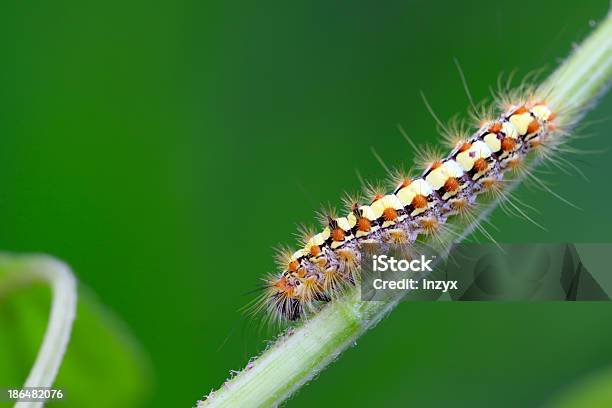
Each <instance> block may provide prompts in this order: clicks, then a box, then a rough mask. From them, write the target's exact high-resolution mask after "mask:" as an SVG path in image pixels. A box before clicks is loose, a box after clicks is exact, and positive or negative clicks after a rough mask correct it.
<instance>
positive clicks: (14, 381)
mask: <svg viewBox="0 0 612 408" xmlns="http://www.w3.org/2000/svg"><path fill="white" fill-rule="evenodd" d="M3 277H6V274H2V272H0V388H2V387H14V388H20V387H21V386H22V385H23V383H24V381H25V379H26V377H27V376H28V373H29V371H30V369H31V367H32V365H33V363H34V361H35V359H36V355H37V353H38V350H39V347H40V345H41V343H42V339H43V336H44V333H45V329H46V327H47V323H48V317H49V312H50V305H51V289H50V288H49V287H48V286H47V285H46V284H45V283H44V282H36V283H32V284H30V285H13V286H12V287H10V288H9V287H8V286H7V279H4V280H3ZM150 371H151V370H150V367H149V362H148V360H147V358H146V357H145V354H144V353H143V351H142V350H141V349H140V346H139V345H138V344H137V342H136V341H135V340H134V338H133V337H132V336H131V335H130V333H129V332H128V330H127V328H126V326H124V325H123V324H122V322H121V321H120V320H118V319H117V318H116V317H115V316H114V315H113V314H112V313H111V312H110V311H108V310H107V309H106V308H105V307H104V306H103V305H102V304H101V303H100V302H99V301H98V300H97V299H96V297H95V296H94V295H93V293H92V292H91V291H89V290H88V289H87V288H85V287H83V286H80V287H79V288H78V305H77V317H76V320H75V321H74V326H73V329H72V335H71V338H70V342H69V343H68V348H67V351H66V354H65V356H64V360H63V362H62V365H61V367H60V370H59V373H58V376H57V378H56V381H55V383H54V388H60V389H62V390H63V392H64V395H65V398H64V400H62V401H61V402H55V403H52V402H50V403H48V404H47V406H50V407H53V406H57V407H62V408H72V407H89V406H100V407H138V406H142V404H143V402H144V401H146V395H147V391H148V389H149V386H150V382H151V381H150V380H151V377H150ZM0 397H1V398H0V400H3V399H5V398H4V396H0ZM11 405H12V404H9V403H7V402H0V406H11Z"/></svg>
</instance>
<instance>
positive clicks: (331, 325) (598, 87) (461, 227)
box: [198, 16, 612, 408]
mask: <svg viewBox="0 0 612 408" xmlns="http://www.w3.org/2000/svg"><path fill="white" fill-rule="evenodd" d="M611 77H612V18H610V16H608V17H607V18H606V19H605V20H604V21H603V22H602V23H601V24H600V25H599V27H598V28H597V29H596V30H595V31H594V32H593V33H592V34H591V35H590V36H589V37H588V38H587V39H586V40H585V41H584V43H583V44H582V45H581V46H580V47H578V48H577V49H576V50H574V52H573V53H572V55H570V56H569V58H567V59H566V60H565V61H564V62H563V64H562V65H561V66H560V67H559V68H558V69H557V70H556V71H555V72H554V73H553V74H552V75H551V76H550V77H549V78H548V79H547V80H546V81H545V82H544V83H543V84H542V85H541V87H540V89H539V91H540V93H542V94H547V95H550V96H549V97H548V98H547V103H548V104H549V105H550V106H553V107H555V106H561V105H563V106H564V108H569V109H568V110H567V112H568V113H567V114H565V115H564V116H563V117H560V118H559V122H560V124H561V125H563V124H569V123H574V122H575V121H576V120H577V119H578V118H579V115H581V114H582V113H583V112H584V111H585V107H587V106H589V105H590V104H592V103H594V101H595V100H596V98H597V96H598V95H600V94H601V93H602V92H603V89H605V87H606V86H607V84H608V83H609V80H610V78H611ZM572 108H576V109H572ZM537 164H538V160H534V159H531V160H530V162H529V166H535V165H537ZM520 182H521V179H515V182H514V183H512V184H511V186H510V188H514V187H516V185H518V184H520ZM497 204H498V201H497V200H492V199H490V200H481V199H479V207H478V211H479V212H478V215H477V217H478V218H477V220H476V222H477V221H480V220H482V219H483V218H484V217H486V216H487V215H488V214H489V213H490V212H491V211H492V210H493V209H494V208H495V207H496V205H497ZM449 222H450V223H451V225H452V226H453V228H454V229H455V230H456V231H461V233H460V235H461V237H462V238H463V237H465V236H467V235H469V234H470V233H471V232H472V231H473V230H474V228H475V227H476V224H475V223H469V222H466V221H463V222H462V221H461V220H460V219H458V217H455V218H454V219H453V220H452V221H451V220H449ZM444 239H445V240H447V242H449V243H450V242H451V241H453V240H456V236H451V235H447V236H446V237H444ZM401 298H402V295H398V296H396V297H394V298H391V299H389V300H388V301H386V302H363V301H361V300H360V296H359V291H358V289H357V288H356V289H355V290H353V291H351V292H350V293H348V294H347V295H346V297H344V298H342V299H340V300H337V301H333V302H331V303H329V304H328V305H327V306H325V307H324V308H323V309H322V310H321V311H320V312H318V313H317V314H316V315H314V316H313V317H311V318H310V319H308V320H307V321H305V322H304V323H302V324H301V325H300V326H298V327H296V328H295V329H292V330H290V331H288V332H286V333H285V334H283V335H282V336H280V337H279V338H278V339H277V340H276V342H275V343H274V344H273V345H272V346H271V347H270V348H269V349H268V350H266V351H265V352H264V353H263V354H262V355H260V356H259V357H258V358H257V359H256V360H255V361H253V362H251V363H249V365H248V366H247V367H246V368H245V369H244V370H243V371H242V372H240V373H239V374H238V375H236V376H235V377H233V378H232V379H230V380H228V381H226V382H225V384H223V386H222V387H221V388H220V389H219V390H218V391H215V392H213V393H211V394H210V395H209V396H208V398H207V399H206V400H204V401H199V402H198V407H211V408H212V407H267V406H275V405H278V404H280V403H281V402H283V401H284V400H285V399H286V398H288V397H289V396H291V394H293V393H294V392H295V391H296V390H298V389H299V388H300V387H301V386H302V385H304V384H305V383H306V382H308V381H309V380H310V379H312V378H313V377H314V376H315V375H317V374H318V373H319V372H320V371H321V370H323V369H324V368H325V367H326V366H327V365H328V364H329V363H331V362H332V361H333V360H334V359H335V358H336V357H337V356H338V355H339V354H340V353H341V352H342V351H344V350H345V349H346V348H347V347H349V346H350V345H352V344H354V343H355V341H356V340H357V339H358V338H359V336H361V335H362V334H363V333H365V332H366V331H367V330H368V329H370V328H372V327H373V326H375V325H376V323H378V322H379V321H380V320H381V319H382V318H383V317H384V316H385V315H386V314H387V313H389V312H390V311H391V310H393V308H394V307H395V306H396V305H397V303H398V302H399V301H400V300H401Z"/></svg>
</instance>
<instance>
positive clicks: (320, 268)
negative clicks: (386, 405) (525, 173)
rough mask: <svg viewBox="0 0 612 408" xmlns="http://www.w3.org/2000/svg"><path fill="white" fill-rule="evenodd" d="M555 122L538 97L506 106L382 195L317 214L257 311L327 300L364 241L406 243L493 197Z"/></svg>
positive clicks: (350, 274) (285, 312)
mask: <svg viewBox="0 0 612 408" xmlns="http://www.w3.org/2000/svg"><path fill="white" fill-rule="evenodd" d="M554 119H555V114H554V112H553V110H552V109H551V108H550V107H549V106H548V105H547V104H546V103H544V102H542V101H537V100H534V101H529V102H526V103H521V104H518V105H516V106H510V107H509V108H508V109H506V110H505V111H504V112H503V113H502V114H501V115H499V116H498V117H497V118H496V119H495V120H492V121H487V122H485V123H483V124H482V126H481V127H480V128H479V129H478V130H477V131H476V132H474V133H473V134H472V135H471V136H469V137H466V138H464V139H462V140H456V141H455V142H454V143H455V145H454V148H453V149H452V150H451V152H450V153H449V154H448V155H447V156H446V157H445V158H443V159H440V160H435V161H433V162H430V163H429V164H428V165H427V166H425V170H424V171H423V172H422V174H421V175H420V176H418V177H413V178H408V177H405V176H402V177H400V178H399V179H398V180H397V181H396V183H395V188H394V189H393V190H392V191H391V192H389V193H387V194H380V193H378V192H374V191H377V189H371V190H372V191H370V194H372V196H371V201H369V203H361V202H358V201H357V200H356V199H348V200H347V201H348V206H349V208H348V213H347V214H346V215H344V216H341V217H337V216H331V215H327V216H326V217H323V218H324V221H325V225H324V226H323V230H322V231H320V232H319V233H316V234H314V235H312V236H308V237H306V239H305V240H304V245H303V247H302V248H300V249H299V250H297V251H295V252H293V253H290V252H287V251H285V252H284V253H285V255H284V256H283V257H280V258H281V262H282V264H281V269H282V271H281V272H280V273H278V274H277V275H272V276H270V277H268V278H267V279H266V281H265V288H266V290H265V293H264V294H263V296H262V298H261V299H260V302H259V303H258V308H259V309H265V310H266V311H267V312H268V313H270V314H271V318H272V319H274V320H279V321H292V320H297V319H299V318H301V317H303V316H305V315H307V314H308V313H309V312H311V311H314V310H316V309H317V307H318V306H319V305H320V304H321V303H325V302H328V301H333V299H334V298H335V297H337V296H339V295H341V294H342V293H343V290H344V289H346V288H347V287H350V286H351V285H355V283H356V281H357V279H358V269H359V263H360V260H361V259H360V257H361V255H360V254H361V252H360V251H361V249H362V247H363V245H364V244H366V243H377V244H386V243H394V244H410V243H412V242H414V241H415V240H416V239H417V237H418V236H419V235H422V234H436V233H437V231H438V230H440V229H441V228H443V226H444V224H445V223H446V221H447V219H448V218H449V217H452V216H457V215H462V214H469V210H470V208H471V207H472V205H473V203H474V202H475V200H476V197H477V196H478V195H479V194H481V193H483V192H486V191H493V192H496V193H498V194H499V193H500V191H501V189H502V188H503V187H502V186H501V183H502V180H503V178H504V175H505V174H506V173H508V172H510V171H513V170H515V169H516V168H517V167H518V165H519V164H520V163H521V162H522V160H523V159H524V157H525V156H526V155H527V154H529V153H530V151H532V150H534V149H537V148H538V147H539V146H541V145H546V143H547V142H549V141H551V140H554V139H552V138H554V135H555V131H556V130H557V129H556V127H555V125H554ZM399 174H400V173H398V175H399Z"/></svg>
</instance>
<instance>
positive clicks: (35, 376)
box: [0, 254, 77, 408]
mask: <svg viewBox="0 0 612 408" xmlns="http://www.w3.org/2000/svg"><path fill="white" fill-rule="evenodd" d="M33 282H44V283H47V284H48V285H50V286H51V290H52V292H53V301H52V303H51V312H50V315H49V323H48V324H47V330H46V331H45V336H44V338H43V342H42V345H41V347H40V349H39V351H38V355H37V356H36V361H35V362H34V365H33V366H32V369H31V370H30V374H29V375H28V378H27V379H26V381H25V383H24V385H23V387H51V386H52V385H53V382H54V381H55V377H56V375H57V372H58V370H59V367H60V365H61V364H62V360H63V358H64V353H65V352H66V347H67V345H68V341H69V340H70V333H71V331H72V323H73V321H74V318H75V314H76V302H77V291H76V280H75V279H74V276H73V274H72V272H71V271H70V268H68V266H66V265H65V264H63V263H62V262H60V261H58V260H56V259H54V258H51V257H49V256H44V255H27V256H26V255H9V254H0V296H3V295H6V294H8V293H10V292H12V291H14V290H15V289H17V288H20V287H22V286H26V285H29V284H31V283H33ZM43 405H44V403H43V402H17V403H16V404H15V408H35V407H42V406H43Z"/></svg>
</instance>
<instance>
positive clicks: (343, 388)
mask: <svg viewBox="0 0 612 408" xmlns="http://www.w3.org/2000/svg"><path fill="white" fill-rule="evenodd" d="M608 5H609V3H608V1H606V0H583V1H580V2H579V3H578V4H577V3H576V2H575V1H558V0H557V1H552V0H546V1H535V2H528V3H519V2H516V1H495V2H494V1H482V0H477V1H465V2H452V1H447V2H428V1H404V2H396V1H387V2H374V1H358V2H348V1H336V2H329V1H309V2H282V1H277V2H206V1H195V0H193V1H166V2H160V1H155V2H150V1H142V0H132V1H127V2H126V1H117V0H108V1H104V2H102V1H98V2H95V1H70V0H58V1H54V2H50V1H35V0H32V1H20V2H19V1H13V0H10V1H5V2H3V3H2V5H1V6H0V44H1V47H2V48H1V52H2V63H1V65H0V95H1V96H2V97H1V98H0V132H1V133H0V186H1V188H0V226H1V227H0V248H2V249H4V250H11V251H19V252H45V253H49V254H53V255H55V256H57V257H60V258H61V259H63V260H65V261H66V262H68V263H69V264H70V265H72V267H73V268H74V270H75V271H76V273H77V275H78V277H79V279H80V281H81V282H82V283H83V284H84V285H86V286H87V287H89V288H90V289H91V290H93V291H94V292H95V293H96V294H97V297H98V298H99V299H100V301H101V302H102V303H104V304H105V305H106V306H108V307H109V308H110V309H111V310H113V311H114V312H115V313H116V314H117V315H118V316H119V317H120V318H121V319H123V320H124V321H125V325H126V327H128V329H126V330H128V331H129V332H131V333H132V335H133V336H135V337H136V338H137V339H138V341H139V342H140V344H141V345H142V348H143V349H144V352H145V354H146V355H147V357H146V358H147V359H148V360H149V361H150V366H151V372H152V379H153V380H152V381H153V382H152V385H151V387H150V388H148V390H147V392H146V394H145V395H143V397H142V399H141V402H142V406H147V407H149V406H150V407H166V406H191V405H193V404H194V403H195V401H196V400H197V399H198V398H200V397H201V396H202V395H204V394H206V393H208V392H209V391H210V390H211V389H213V388H217V387H218V386H219V385H220V384H221V383H222V382H223V381H224V379H225V378H226V377H227V376H228V372H229V370H230V369H240V368H241V367H242V366H244V365H245V363H246V362H247V360H248V358H249V356H250V355H252V354H254V353H256V352H258V351H259V350H261V349H262V348H263V347H264V345H265V340H266V339H267V338H268V337H269V335H270V334H269V333H265V332H260V331H258V330H257V329H256V327H254V326H255V325H254V324H252V322H249V319H248V318H245V317H243V316H242V315H241V313H240V312H239V311H238V309H239V308H241V307H242V306H243V305H245V304H246V303H248V302H249V301H250V300H251V299H253V297H254V296H255V295H254V294H248V292H249V291H251V290H253V289H254V288H255V287H256V285H257V284H258V282H259V278H260V277H262V276H263V274H264V273H265V272H268V271H271V270H273V268H274V265H273V261H272V254H273V251H272V247H273V246H275V245H276V244H278V243H292V242H293V236H292V234H293V233H294V231H295V225H296V224H297V223H299V222H312V221H313V218H314V217H313V212H314V210H316V209H318V208H319V206H320V204H321V203H326V202H332V203H337V202H338V201H339V200H338V198H339V197H340V196H341V193H342V192H343V191H345V190H349V191H350V190H356V189H357V188H358V182H357V180H356V176H355V169H358V170H359V171H360V172H361V174H363V175H365V176H366V177H368V178H370V179H376V178H377V177H382V176H383V175H384V174H383V170H382V168H381V166H380V165H379V164H378V163H377V162H376V160H374V158H373V156H372V154H371V152H370V146H374V147H375V148H376V150H377V151H378V152H379V153H380V154H381V155H382V157H384V158H385V160H386V162H387V164H389V165H398V164H400V163H407V164H410V163H411V160H412V158H413V154H412V152H411V151H410V149H409V147H408V145H407V144H406V143H405V141H403V139H402V137H401V135H400V134H399V132H398V131H397V129H396V125H397V124H398V123H401V124H402V125H403V126H404V128H405V129H406V130H407V132H408V133H409V134H410V135H411V136H412V137H413V138H414V139H415V140H416V141H418V142H431V143H434V144H435V143H436V142H437V141H438V136H437V135H436V132H435V123H434V121H433V119H432V118H431V116H430V115H429V114H428V113H427V111H426V109H425V107H424V105H423V103H422V101H421V99H420V96H419V91H420V90H423V91H424V92H425V94H426V95H427V96H428V98H429V100H430V102H431V104H432V105H433V107H434V109H435V110H436V112H437V113H438V114H439V116H440V117H442V118H444V119H447V118H449V117H450V116H451V115H452V114H454V113H456V112H463V111H464V109H465V108H466V107H467V104H468V101H467V98H466V96H465V93H464V92H463V89H462V85H461V82H460V79H459V75H458V73H457V70H456V68H455V66H454V64H453V58H454V57H456V58H458V60H459V61H460V62H461V65H462V67H463V69H464V71H465V74H466V77H467V80H468V82H469V85H470V88H471V90H472V92H473V95H474V97H475V98H476V99H477V100H481V99H483V98H485V97H487V96H488V95H489V86H493V85H494V84H495V82H496V80H497V77H498V75H499V74H500V72H502V71H503V72H506V73H507V72H509V71H511V70H513V69H517V70H518V75H519V76H522V75H524V74H526V73H528V72H529V71H531V70H534V69H538V68H542V67H546V68H547V71H546V72H550V70H551V69H553V68H554V67H555V66H556V64H557V63H558V61H559V60H560V59H561V58H563V57H564V56H566V55H567V54H568V53H569V52H570V50H571V46H572V43H573V42H576V41H579V40H580V39H582V38H584V37H585V36H586V35H587V34H588V33H589V32H590V30H591V28H590V24H589V23H590V22H591V21H597V20H598V19H601V18H602V17H603V16H604V15H605V13H606V11H607V8H608ZM611 109H612V97H611V95H608V96H606V97H604V98H603V99H602V100H601V101H600V104H599V105H598V106H597V108H596V109H595V110H593V111H591V112H590V113H589V115H588V116H587V118H586V120H587V121H594V122H596V123H594V124H591V125H590V126H589V127H588V129H587V130H586V131H585V132H584V133H585V134H586V133H588V134H589V135H591V136H592V137H590V138H588V139H583V140H580V141H579V142H578V143H577V144H576V146H577V147H580V148H582V149H585V150H601V149H605V148H607V147H609V143H610V142H609V138H610V136H611V135H610V131H609V129H610V122H607V123H606V122H605V121H603V119H609V116H610V112H611ZM570 159H571V160H572V161H573V162H575V163H577V164H579V166H580V167H581V169H582V170H583V171H584V172H585V173H586V174H587V176H588V177H589V178H590V179H591V182H590V183H587V182H586V181H584V180H582V179H580V178H579V177H578V176H576V175H571V176H568V175H565V174H562V173H560V172H558V171H556V172H553V174H550V175H546V176H545V178H546V180H549V181H550V182H551V185H553V186H554V188H555V190H556V191H558V192H559V193H560V194H562V195H563V196H566V197H568V198H570V199H571V200H572V201H573V202H574V203H576V204H577V205H578V206H580V207H582V208H583V209H584V210H583V211H577V210H575V209H573V208H571V207H569V206H567V205H565V204H563V203H561V202H560V201H559V200H558V199H556V198H555V197H553V196H551V195H549V194H545V193H543V192H541V191H538V190H529V189H525V188H523V189H521V191H520V197H521V198H522V199H524V200H525V201H527V202H528V203H529V204H531V205H533V206H535V207H536V208H537V209H538V210H539V211H540V214H535V215H534V216H535V217H536V218H537V220H538V222H540V223H541V224H543V225H545V226H546V228H547V229H548V230H547V231H542V230H540V229H538V228H537V227H535V226H533V225H531V224H529V223H528V222H525V221H523V220H520V219H516V218H509V217H508V216H507V215H505V214H503V213H502V212H497V213H495V214H494V215H493V217H492V221H493V223H494V224H495V225H496V226H497V227H498V228H499V231H492V232H494V235H495V237H496V238H497V240H499V241H519V242H547V241H576V242H604V241H609V240H610V227H611V226H612V220H611V218H610V216H609V203H610V199H612V192H610V189H609V184H610V182H609V180H610V169H609V163H610V160H612V153H611V152H610V151H607V152H604V153H598V154H595V155H576V156H571V157H570ZM532 214H533V213H532ZM81 318H82V317H81ZM611 318H612V305H610V304H608V303H576V304H571V303H531V304H530V303H450V302H446V303H404V304H402V305H401V306H400V307H399V308H398V309H397V310H396V311H395V312H394V313H393V314H392V315H391V316H390V317H389V318H387V319H386V320H384V321H383V322H382V323H381V324H379V325H378V327H376V329H375V330H373V331H372V332H370V333H368V334H367V335H366V336H365V337H363V338H362V339H361V340H360V341H359V344H358V346H357V347H354V348H352V349H351V350H349V351H348V352H346V353H345V354H344V355H343V356H342V358H340V360H339V361H337V362H336V363H335V364H334V365H333V366H331V367H330V368H329V369H327V370H326V371H324V372H323V373H322V374H321V375H320V376H319V378H318V379H317V380H316V381H314V382H313V383H312V384H310V385H309V386H308V387H306V388H305V389H303V390H302V391H301V392H300V393H299V394H297V395H296V396H295V397H294V398H293V399H292V400H291V401H290V403H289V406H292V407H307V406H313V405H318V406H334V405H341V406H356V407H361V406H363V407H365V406H373V405H376V406H393V405H413V406H447V405H454V406H470V407H489V406H498V407H514V406H540V405H542V404H545V403H547V402H548V401H550V399H551V398H556V397H557V396H558V395H559V394H560V393H562V392H564V391H565V390H566V389H568V387H571V386H573V384H577V383H579V382H580V381H581V380H582V379H584V378H588V376H591V375H596V373H598V372H599V371H600V370H604V369H605V368H606V367H608V366H609V365H610V364H611V363H612V325H611V324H610V319H611ZM42 329H43V328H41V329H40V330H42ZM2 330H4V328H3V329H2ZM99 347H101V348H104V347H105V344H104V342H102V341H101V342H100V344H99ZM32 358H33V356H32ZM82 358H83V359H85V358H86V357H82ZM80 363H82V364H84V365H87V364H88V362H87V361H86V360H85V361H80ZM29 364H31V361H24V362H23V370H24V373H27V369H28V367H29ZM92 374H93V373H92ZM61 375H62V374H60V379H61ZM124 375H126V376H127V375H130V373H129V372H128V371H126V372H125V373H124ZM117 380H118V381H119V380H120V379H119V378H118V379H117ZM124 380H125V379H124ZM107 381H109V382H110V383H112V379H107ZM2 385H3V384H0V386H2ZM6 385H7V386H8V385H15V386H16V385H18V384H6ZM67 392H70V390H67ZM99 392H110V391H109V390H108V389H106V390H100V391H99ZM91 397H92V399H91V406H92V407H95V406H99V405H98V404H97V403H96V398H95V393H94V394H92V396H91ZM132 404H134V402H130V403H129V404H128V403H127V402H126V405H130V406H131V405H132ZM58 406H60V404H58Z"/></svg>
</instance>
